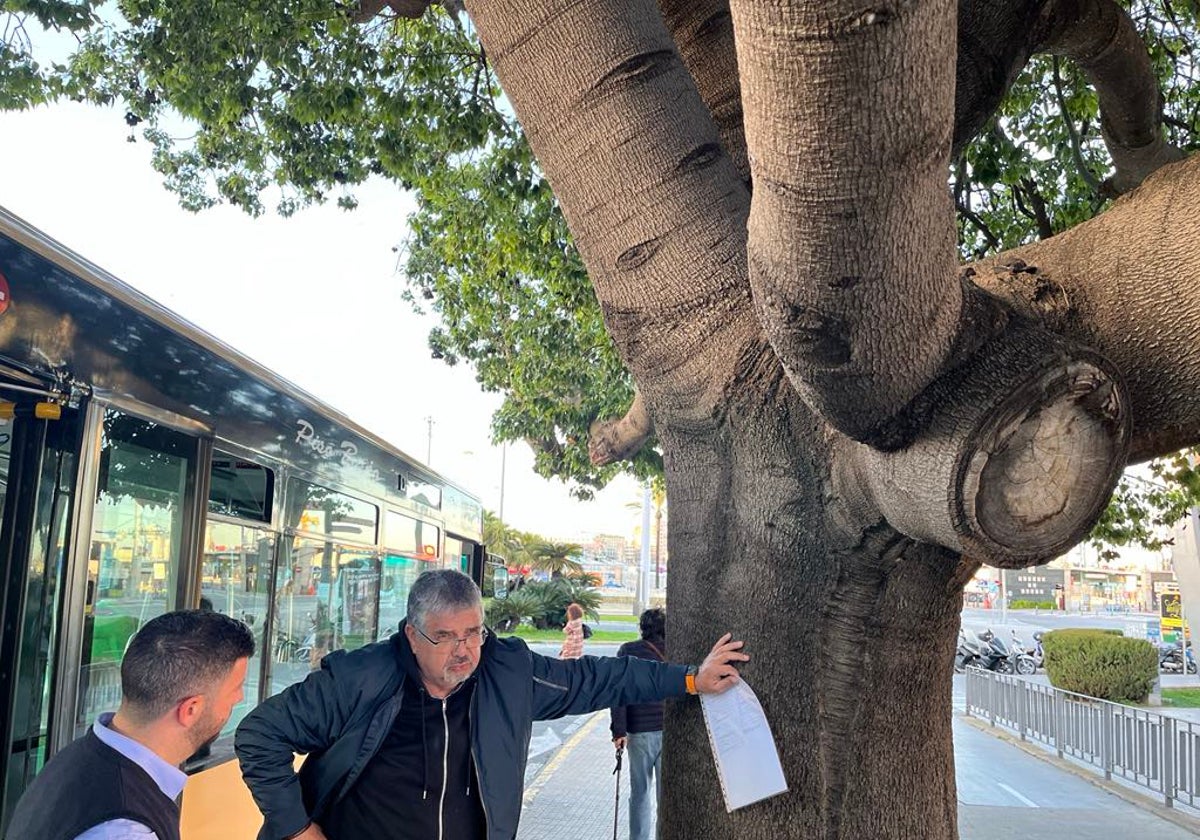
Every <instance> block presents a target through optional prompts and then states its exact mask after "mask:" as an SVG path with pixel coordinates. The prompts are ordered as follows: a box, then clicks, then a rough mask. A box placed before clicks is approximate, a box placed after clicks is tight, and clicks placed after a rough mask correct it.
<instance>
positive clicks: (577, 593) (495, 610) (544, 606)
mask: <svg viewBox="0 0 1200 840" xmlns="http://www.w3.org/2000/svg"><path fill="white" fill-rule="evenodd" d="M571 602H574V603H576V604H579V606H581V607H583V611H584V614H585V615H587V616H589V617H591V618H592V619H595V620H598V619H599V613H598V612H597V610H598V609H599V607H600V594H599V593H598V592H596V591H595V590H592V589H589V588H588V587H587V586H585V585H583V584H582V583H579V582H578V581H575V580H570V579H567V578H557V579H555V580H549V581H538V582H536V583H527V584H525V585H524V586H522V587H521V588H520V589H515V590H513V591H512V592H510V593H509V594H508V597H507V598H496V599H493V600H491V601H489V602H487V604H486V605H485V606H484V620H485V621H486V622H487V623H488V626H489V627H492V628H493V629H495V630H496V631H498V632H501V633H506V632H509V631H511V630H512V629H513V628H515V627H516V626H517V625H518V624H522V623H524V624H528V625H530V626H531V627H536V628H537V629H539V630H547V629H561V628H562V626H563V625H564V624H566V623H567V605H568V604H570V603H571Z"/></svg>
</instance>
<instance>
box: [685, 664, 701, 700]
mask: <svg viewBox="0 0 1200 840" xmlns="http://www.w3.org/2000/svg"><path fill="white" fill-rule="evenodd" d="M683 684H684V685H685V686H687V693H688V694H699V693H700V692H699V691H697V690H696V675H695V673H693V672H692V670H691V669H690V668H689V669H688V672H687V676H685V677H684V678H683Z"/></svg>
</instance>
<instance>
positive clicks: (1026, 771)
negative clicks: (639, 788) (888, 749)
mask: <svg viewBox="0 0 1200 840" xmlns="http://www.w3.org/2000/svg"><path fill="white" fill-rule="evenodd" d="M954 742H955V749H954V752H955V764H956V768H957V782H958V784H957V787H958V800H959V801H958V825H959V836H960V838H961V840H1018V838H1021V840H1024V838H1028V839H1029V840H1064V838H1071V837H1086V838H1088V840H1127V838H1130V837H1152V838H1154V840H1189V839H1190V838H1194V837H1196V836H1197V832H1198V831H1200V821H1198V822H1197V823H1196V828H1195V829H1193V830H1188V829H1186V828H1182V827H1180V826H1179V825H1176V824H1175V823H1173V822H1170V821H1168V820H1166V819H1164V818H1163V817H1160V816H1159V815H1158V814H1157V813H1155V812H1154V811H1153V810H1149V809H1143V808H1141V807H1138V806H1137V805H1134V804H1131V803H1130V802H1127V801H1125V800H1123V799H1121V798H1119V797H1117V796H1114V795H1113V794H1111V793H1108V792H1107V791H1105V790H1103V789H1102V788H1100V787H1097V786H1096V785H1095V784H1093V783H1092V782H1091V781H1090V778H1089V777H1088V776H1087V775H1086V774H1085V775H1076V774H1074V773H1070V772H1067V771H1064V770H1061V769H1059V768H1058V767H1056V766H1055V765H1053V764H1051V763H1049V762H1047V761H1043V760H1042V759H1040V758H1036V757H1034V756H1033V755H1030V754H1028V753H1026V752H1024V751H1023V750H1021V749H1020V748H1018V747H1016V746H1013V745H1012V744H1009V743H1007V742H1005V741H1003V740H1001V739H1000V738H997V737H995V736H993V735H991V734H989V733H987V732H984V731H981V730H979V729H976V728H974V727H972V726H971V725H969V724H966V723H963V722H962V721H961V720H960V719H959V716H958V715H957V714H956V715H955V721H954ZM613 766H614V754H613V748H612V743H611V741H610V740H609V734H608V715H607V713H606V712H597V713H596V714H594V715H592V716H591V718H590V719H588V720H587V722H586V723H585V724H584V725H583V726H582V727H580V729H579V730H578V731H576V733H575V734H574V735H572V736H571V738H569V739H568V740H567V741H566V743H564V744H563V746H562V748H561V749H560V750H559V752H558V754H556V755H555V756H554V758H553V759H551V760H550V761H549V762H548V763H547V764H546V766H545V767H544V768H543V769H542V771H541V772H540V773H539V774H538V775H537V776H536V777H535V778H534V779H533V780H532V781H531V782H530V783H529V785H528V786H527V787H526V789H525V809H524V813H523V814H522V817H521V828H520V830H519V831H518V832H517V840H563V838H564V837H575V838H579V840H602V838H608V837H611V836H612V833H613V805H614V799H615V790H616V785H615V780H614V778H613V776H612V769H613ZM628 796H629V775H628V769H626V770H624V771H623V773H622V780H621V809H620V815H619V817H618V821H617V837H618V840H628V837H629V817H628V814H627V811H626V803H627V800H628ZM906 840H907V838H906Z"/></svg>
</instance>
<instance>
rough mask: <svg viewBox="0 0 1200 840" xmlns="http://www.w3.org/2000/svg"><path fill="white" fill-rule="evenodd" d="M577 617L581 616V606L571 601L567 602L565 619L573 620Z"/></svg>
mask: <svg viewBox="0 0 1200 840" xmlns="http://www.w3.org/2000/svg"><path fill="white" fill-rule="evenodd" d="M577 618H583V607H581V606H579V605H578V604H576V603H575V602H574V601H572V602H571V603H569V604H567V620H568V621H574V620H575V619H577Z"/></svg>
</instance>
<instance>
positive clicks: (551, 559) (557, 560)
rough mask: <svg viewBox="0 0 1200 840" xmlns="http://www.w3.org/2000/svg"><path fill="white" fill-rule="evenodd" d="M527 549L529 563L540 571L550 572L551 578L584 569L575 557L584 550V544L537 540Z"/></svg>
mask: <svg viewBox="0 0 1200 840" xmlns="http://www.w3.org/2000/svg"><path fill="white" fill-rule="evenodd" d="M526 551H527V552H528V554H529V565H530V566H532V567H533V568H535V569H537V570H538V571H542V572H549V573H550V577H551V578H554V579H558V578H560V577H562V576H563V575H564V574H578V573H580V572H582V571H583V566H582V565H581V564H580V563H579V561H578V560H576V559H575V558H576V557H578V556H579V555H580V554H581V553H582V552H583V546H581V545H578V544H576V543H568V542H557V541H555V540H537V541H535V542H534V543H533V544H532V545H529V546H527V547H526Z"/></svg>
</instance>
